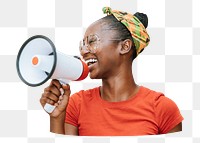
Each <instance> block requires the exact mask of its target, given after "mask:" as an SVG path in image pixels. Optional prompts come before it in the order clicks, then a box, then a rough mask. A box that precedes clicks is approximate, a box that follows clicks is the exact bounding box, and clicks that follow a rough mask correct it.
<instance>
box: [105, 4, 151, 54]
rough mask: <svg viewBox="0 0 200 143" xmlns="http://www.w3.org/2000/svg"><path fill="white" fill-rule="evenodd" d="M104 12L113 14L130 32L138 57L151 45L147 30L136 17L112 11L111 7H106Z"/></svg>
mask: <svg viewBox="0 0 200 143" xmlns="http://www.w3.org/2000/svg"><path fill="white" fill-rule="evenodd" d="M103 12H104V13H105V14H107V15H111V14H112V15H113V16H114V17H115V18H116V19H117V20H118V21H120V22H121V23H122V24H124V25H125V26H126V28H127V29H128V30H129V31H130V33H131V36H132V38H133V41H134V44H135V47H136V52H137V55H138V54H139V53H140V52H142V51H143V49H144V48H145V47H146V46H147V45H148V44H149V41H150V37H149V35H148V33H147V31H146V28H145V27H144V25H143V24H142V22H141V21H140V20H139V19H138V18H137V17H136V16H134V15H132V14H129V13H127V12H122V11H118V10H112V9H111V8H110V7H104V8H103Z"/></svg>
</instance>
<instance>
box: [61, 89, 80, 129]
mask: <svg viewBox="0 0 200 143" xmlns="http://www.w3.org/2000/svg"><path fill="white" fill-rule="evenodd" d="M80 94H81V92H78V93H75V94H73V95H71V96H70V99H69V103H68V106H67V109H66V117H65V122H66V123H69V124H71V125H74V126H76V127H78V118H79V113H80V103H81V95H80Z"/></svg>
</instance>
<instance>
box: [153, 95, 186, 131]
mask: <svg viewBox="0 0 200 143" xmlns="http://www.w3.org/2000/svg"><path fill="white" fill-rule="evenodd" d="M155 117H156V121H157V123H158V127H159V133H160V134H166V133H168V132H169V131H170V130H171V129H173V128H174V127H175V126H176V125H178V124H179V123H180V122H182V120H183V117H182V115H181V113H180V110H179V109H178V107H177V105H176V103H175V102H174V101H172V100H171V99H169V98H167V97H165V96H164V95H163V94H160V96H158V97H157V98H156V100H155Z"/></svg>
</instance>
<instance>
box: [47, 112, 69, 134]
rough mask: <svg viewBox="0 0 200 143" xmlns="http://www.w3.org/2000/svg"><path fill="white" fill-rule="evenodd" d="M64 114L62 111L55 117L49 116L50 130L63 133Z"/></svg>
mask: <svg viewBox="0 0 200 143" xmlns="http://www.w3.org/2000/svg"><path fill="white" fill-rule="evenodd" d="M65 115H66V113H65V112H64V113H62V114H61V115H60V116H59V117H57V118H54V117H50V132H52V133H56V134H65V128H64V124H65Z"/></svg>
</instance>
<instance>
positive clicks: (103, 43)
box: [40, 21, 182, 135]
mask: <svg viewBox="0 0 200 143" xmlns="http://www.w3.org/2000/svg"><path fill="white" fill-rule="evenodd" d="M104 29H108V28H107V27H106V23H102V22H101V21H97V22H95V23H93V24H92V25H90V26H89V27H88V29H87V30H86V33H85V35H84V38H83V40H85V39H86V37H87V36H88V35H91V34H96V35H98V36H99V38H100V41H99V45H98V48H97V50H96V53H90V52H89V51H87V50H82V51H80V53H81V55H82V57H83V59H84V60H87V59H90V58H96V59H97V63H95V64H93V65H92V66H89V71H90V78H91V79H102V86H101V89H100V94H101V98H102V99H104V100H107V101H109V102H119V101H125V100H128V99H129V98H131V97H132V96H134V95H135V94H133V93H137V91H138V90H139V86H138V85H137V84H136V83H135V81H134V78H133V75H132V58H131V56H132V54H133V49H132V48H131V47H132V44H133V43H132V41H131V40H129V39H126V40H124V41H118V42H113V41H111V40H110V39H113V38H114V36H115V34H116V31H114V30H110V31H108V30H104ZM108 32H109V34H108ZM110 53H112V56H111V55H110ZM119 81H120V82H119ZM60 88H63V89H64V95H63V97H62V98H61V97H60V94H61V92H60ZM69 95H70V87H69V85H61V84H60V83H59V82H58V81H57V80H52V82H51V84H50V85H49V86H48V87H47V88H45V90H44V93H43V94H42V97H41V100H40V102H41V105H42V106H43V107H44V105H45V103H49V104H52V105H56V106H57V108H56V109H55V110H54V111H53V113H51V114H49V115H50V131H51V132H54V133H59V134H67V135H78V128H77V127H75V126H73V125H70V124H67V123H65V122H64V120H65V114H66V112H65V109H66V107H67V104H68V99H69ZM58 101H59V104H58V103H57V102H58ZM181 130H182V124H181V123H180V124H179V125H177V126H176V127H175V128H173V129H172V130H171V131H170V132H169V133H171V132H177V131H181Z"/></svg>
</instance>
